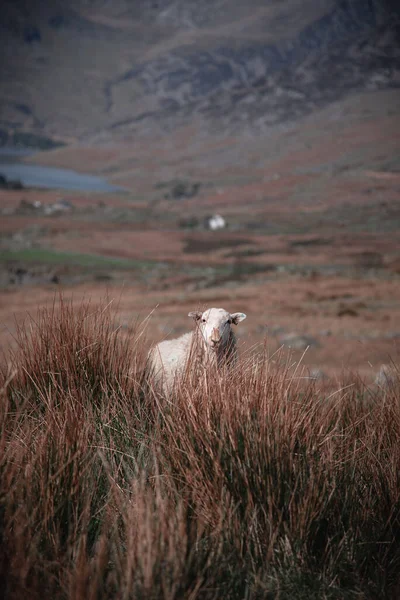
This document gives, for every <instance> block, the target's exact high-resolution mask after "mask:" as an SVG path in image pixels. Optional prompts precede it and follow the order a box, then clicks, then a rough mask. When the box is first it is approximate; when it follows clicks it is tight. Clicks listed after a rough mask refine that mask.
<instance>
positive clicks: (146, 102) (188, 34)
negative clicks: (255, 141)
mask: <svg viewBox="0 0 400 600" xmlns="http://www.w3.org/2000/svg"><path fill="white" fill-rule="evenodd" d="M399 16H400V8H399V7H397V5H396V4H395V3H394V2H377V1H373V0H369V1H368V2H366V1H365V0H352V1H351V2H350V1H346V0H336V1H334V0H305V1H300V0H286V1H285V2H277V1H274V0H270V1H268V2H265V1H264V2H263V1H261V0H251V2H248V0H247V1H246V2H245V1H244V0H240V1H237V0H213V1H211V0H207V1H204V2H202V3H198V2H193V1H190V0H157V1H153V2H149V1H147V0H139V1H137V0H135V2H128V0H116V1H113V2H106V1H102V0H92V1H91V2H90V1H89V2H83V1H78V0H76V1H73V2H71V3H69V5H68V7H65V3H62V2H61V1H60V0H56V1H55V2H51V3H50V2H48V3H44V4H43V3H38V2H32V1H31V2H29V1H28V0H7V2H5V3H4V4H3V8H2V12H1V15H0V33H1V39H2V50H3V52H2V56H3V58H2V61H1V64H0V84H1V86H0V128H2V129H3V130H4V131H18V130H28V131H31V132H34V133H37V134H46V135H49V136H56V137H57V136H58V137H61V138H65V139H67V140H68V139H71V140H73V139H76V138H80V139H86V140H107V139H118V138H121V137H123V138H124V139H129V138H132V136H135V137H137V136H142V135H146V136H151V137H153V136H157V135H159V134H160V133H162V132H163V131H169V132H171V131H175V130H177V129H179V128H180V127H182V126H183V125H186V124H195V125H198V126H199V127H200V128H201V129H202V130H203V131H209V132H215V131H220V132H222V133H226V132H228V133H231V132H233V131H234V132H235V133H237V132H238V131H246V132H260V131H263V130H264V129H266V128H268V127H269V126H270V125H271V124H275V123H279V122H282V121H286V120H288V119H295V118H296V117H297V116H299V115H302V114H305V113H307V112H310V111H312V110H314V109H315V108H317V107H320V106H323V105H324V104H326V103H328V102H330V101H332V100H335V99H338V98H341V97H343V96H345V95H346V94H347V93H348V92H349V91H351V90H364V89H365V90H371V89H372V90H373V89H382V88H387V87H398V86H399V84H400V68H399V64H400V60H399V59H400V50H399V46H400V44H399V40H400V27H399Z"/></svg>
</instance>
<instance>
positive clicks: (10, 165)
mask: <svg viewBox="0 0 400 600" xmlns="http://www.w3.org/2000/svg"><path fill="white" fill-rule="evenodd" d="M18 155H19V156H22V153H21V152H19V153H15V152H13V153H10V151H4V150H3V152H0V156H1V157H2V162H0V174H1V175H4V176H5V177H6V178H7V179H8V180H18V181H20V182H21V183H22V185H23V186H24V187H36V188H47V189H57V190H61V189H62V190H73V191H79V192H118V191H123V189H124V188H121V187H119V186H116V185H112V184H110V183H107V181H106V180H105V179H102V178H101V177H97V176H96V175H86V174H83V173H77V172H76V171H73V170H72V169H57V168H55V167H42V166H40V165H27V164H25V163H23V162H15V159H16V158H17V156H18ZM25 155H26V153H25ZM11 157H12V158H13V159H14V160H10V159H11Z"/></svg>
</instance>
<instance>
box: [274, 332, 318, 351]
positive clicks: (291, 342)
mask: <svg viewBox="0 0 400 600" xmlns="http://www.w3.org/2000/svg"><path fill="white" fill-rule="evenodd" d="M279 341H280V342H281V344H285V346H288V347H289V348H293V350H306V348H308V347H314V348H317V347H318V346H319V343H318V341H317V340H316V339H315V338H313V337H311V336H308V335H299V334H297V333H294V332H292V333H286V334H284V335H281V336H280V338H279Z"/></svg>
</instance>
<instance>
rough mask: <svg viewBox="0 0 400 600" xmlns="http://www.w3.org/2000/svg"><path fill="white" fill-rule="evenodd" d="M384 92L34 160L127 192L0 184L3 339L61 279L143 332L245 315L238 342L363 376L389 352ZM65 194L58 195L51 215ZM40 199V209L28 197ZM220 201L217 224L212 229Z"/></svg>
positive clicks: (395, 165) (389, 120) (388, 150)
mask: <svg viewBox="0 0 400 600" xmlns="http://www.w3.org/2000/svg"><path fill="white" fill-rule="evenodd" d="M397 99H398V95H397V92H396V91H395V90H393V91H391V90H387V91H381V92H370V93H363V94H359V95H357V94H356V95H353V96H349V98H347V99H346V100H345V101H341V102H338V103H333V104H331V105H330V106H329V107H328V108H325V109H323V110H321V111H319V112H316V113H315V114H313V115H311V116H309V117H307V118H304V119H302V120H300V121H298V122H296V124H291V125H287V126H285V127H284V128H283V127H281V128H278V129H276V128H275V129H273V128H272V129H271V134H270V135H269V136H268V137H265V136H264V135H263V136H260V137H259V138H257V137H253V138H251V139H246V138H245V137H241V138H238V139H235V138H230V137H223V136H215V137H214V138H210V137H208V136H206V137H205V138H204V139H203V138H202V137H201V135H200V132H199V131H196V130H195V129H194V128H192V129H190V128H188V129H187V130H180V131H179V132H177V133H176V134H174V136H168V138H165V140H162V139H160V140H158V141H157V142H152V143H150V142H149V141H148V142H146V141H140V142H139V141H138V142H137V143H136V144H135V143H132V144H129V145H128V144H125V145H124V144H122V143H120V144H117V143H115V144H109V145H105V146H101V145H99V146H96V147H88V146H83V145H81V144H80V145H77V146H74V147H64V148H59V149H56V150H52V151H48V152H44V153H39V154H37V155H35V156H33V158H30V159H25V160H28V161H29V162H36V163H38V162H41V163H42V164H46V165H49V166H52V165H53V166H59V167H68V168H74V169H77V170H80V171H83V172H85V171H86V172H92V173H96V174H98V175H103V176H105V177H107V178H108V179H109V181H110V182H112V183H115V184H117V185H121V186H123V187H124V188H125V190H126V191H125V192H121V193H113V194H94V193H78V192H66V191H65V192H63V193H61V192H57V191H49V190H38V189H23V190H0V194H1V200H2V203H1V204H2V218H1V249H0V267H1V270H0V282H1V293H0V322H1V331H0V343H1V345H2V347H3V348H4V349H5V348H7V346H8V345H9V344H10V343H11V344H13V339H12V336H13V335H14V333H15V326H16V322H17V323H18V322H20V321H21V320H22V319H23V318H24V316H25V314H26V312H27V311H28V312H30V313H31V314H34V313H35V310H36V308H37V306H38V305H43V304H49V303H50V304H51V303H52V301H53V298H54V294H57V293H58V291H60V290H62V291H63V293H64V294H66V295H67V296H68V297H73V299H74V302H78V303H79V302H80V300H81V299H82V297H86V298H91V299H92V301H96V299H98V298H101V297H104V295H105V294H108V296H109V297H110V298H115V299H118V302H119V307H120V312H119V315H120V323H121V325H122V327H124V328H125V329H126V330H127V328H128V323H129V322H130V321H131V319H132V318H135V317H136V316H138V315H139V316H141V317H145V316H146V315H148V314H150V313H152V317H151V319H150V323H149V343H150V342H151V341H156V340H159V339H161V338H162V337H164V336H165V335H169V334H171V335H176V334H179V333H182V332H184V331H186V330H187V329H188V328H189V327H190V321H189V319H188V318H187V313H188V312H189V311H190V310H194V309H196V308H197V307H198V306H201V307H207V306H208V307H210V306H222V307H224V308H227V309H228V310H230V311H235V310H241V311H244V312H246V313H247V314H248V319H247V320H246V323H245V324H244V325H243V327H242V329H241V330H240V331H239V330H238V335H240V339H241V342H243V344H244V345H245V346H247V347H250V346H253V345H254V344H258V343H260V344H263V343H264V338H265V336H267V343H268V347H269V350H270V351H271V352H273V351H275V350H277V349H278V348H279V347H280V346H281V345H282V344H284V345H286V346H288V345H289V346H291V347H292V349H293V351H294V353H295V358H296V359H299V358H300V356H301V355H302V354H303V352H304V350H306V349H307V348H308V349H307V351H306V355H305V356H304V358H303V363H304V365H305V366H307V367H308V368H309V370H310V372H312V373H314V374H315V376H318V377H320V378H321V379H324V378H336V377H339V378H340V377H341V376H342V373H343V371H345V370H346V369H350V370H356V371H357V372H358V373H359V375H360V377H361V378H362V379H363V380H365V381H366V382H368V383H370V382H372V381H373V380H374V379H375V376H376V374H377V373H378V371H379V369H380V367H381V365H382V364H386V363H390V361H397V360H398V340H399V336H400V277H399V273H400V236H399V230H400V209H399V207H400V204H399V192H400V173H399V156H400V153H399V133H398V131H399V129H398V102H397ZM60 198H62V199H63V200H64V201H65V202H67V205H68V208H67V210H64V211H58V212H51V207H52V205H53V204H54V203H55V202H56V201H57V200H59V199H60ZM35 202H36V203H37V202H40V203H41V207H40V208H38V209H35V208H33V205H34V203H35ZM214 213H220V214H222V215H223V217H224V218H225V219H226V223H227V227H226V228H225V229H223V230H220V231H209V230H207V229H206V228H205V227H204V219H205V218H206V217H207V216H208V215H211V214H214Z"/></svg>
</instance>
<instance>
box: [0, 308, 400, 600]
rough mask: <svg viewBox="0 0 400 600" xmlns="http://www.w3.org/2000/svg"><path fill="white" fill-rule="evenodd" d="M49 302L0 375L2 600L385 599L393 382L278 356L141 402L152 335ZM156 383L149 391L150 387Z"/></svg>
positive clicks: (390, 549)
mask: <svg viewBox="0 0 400 600" xmlns="http://www.w3.org/2000/svg"><path fill="white" fill-rule="evenodd" d="M118 320H119V315H118V311H115V310H114V309H113V307H112V306H111V305H110V304H108V305H107V304H103V305H102V306H101V307H100V308H96V307H95V306H94V305H93V304H90V303H84V304H80V305H79V306H74V305H73V303H71V302H68V301H65V300H63V299H60V300H59V301H57V303H55V305H54V306H52V307H50V308H48V309H45V310H43V309H42V310H41V312H40V313H39V315H38V316H37V317H36V320H35V321H34V322H30V323H26V325H25V326H24V327H20V328H19V329H18V332H17V346H16V350H15V352H14V353H13V354H12V355H8V359H9V360H8V367H4V368H3V370H2V374H1V380H0V389H1V393H2V402H1V411H0V443H1V448H2V452H1V454H0V502H1V512H0V527H1V532H2V543H1V546H0V548H1V549H0V585H1V586H2V587H1V592H2V597H4V598H13V599H14V598H16V599H19V598H26V597H27V595H28V596H29V598H33V599H35V598H43V597H49V598H50V597H51V598H55V599H58V598H60V599H61V598H75V599H76V600H78V599H81V598H82V599H83V598H88V597H89V598H93V599H94V598H132V599H133V598H135V599H138V598H143V599H151V598H154V599H156V598H157V599H160V598H165V599H169V600H171V599H174V598H176V599H182V598H187V599H189V598H190V599H193V600H194V599H197V598H198V599H212V598H224V599H225V598H226V599H227V600H229V599H238V600H239V599H243V598H247V599H249V600H252V599H258V598H259V599H261V598H271V599H272V598H282V599H288V600H289V599H293V598H296V599H301V598H309V599H312V598H315V599H316V600H317V599H318V600H319V599H321V598H326V599H344V598H349V599H350V598H352V599H353V598H360V599H361V598H362V599H371V600H372V599H375V598H390V599H391V598H392V599H393V600H394V599H395V598H398V595H399V593H400V579H399V572H400V481H399V472H400V471H399V463H400V447H399V443H398V439H399V435H400V393H399V390H400V383H399V373H398V371H397V370H396V368H394V369H393V371H392V374H391V378H390V380H388V381H387V382H386V384H385V385H381V386H372V387H371V388H369V389H367V388H366V387H365V386H363V384H362V382H360V379H359V378H358V377H357V376H356V375H354V376H353V377H350V376H348V377H347V381H345V382H343V385H342V387H340V388H337V389H336V391H335V392H328V391H326V390H324V388H323V386H322V387H321V386H320V385H318V384H317V383H316V382H315V381H313V380H310V379H309V377H308V376H307V372H306V370H305V369H304V368H303V367H302V365H301V364H298V363H296V362H294V361H293V359H292V357H291V356H290V355H289V354H288V353H287V352H283V351H281V352H280V353H278V354H275V355H274V356H269V355H268V353H266V351H265V349H264V351H258V352H256V353H255V354H249V353H247V354H245V355H244V356H242V362H241V363H240V365H239V366H238V367H237V368H235V370H234V371H230V372H228V373H219V374H218V375H217V374H216V373H214V372H213V371H212V370H211V371H210V372H208V374H207V376H206V378H205V379H201V380H200V381H197V380H196V379H195V378H192V379H190V380H189V381H187V382H186V385H185V386H182V387H177V388H176V390H175V393H174V396H173V401H172V402H171V401H170V400H167V399H166V398H163V397H162V396H160V395H159V394H158V393H157V392H156V391H155V390H153V389H152V387H151V386H150V387H149V386H147V385H144V379H143V368H144V363H145V348H146V343H145V338H146V335H147V321H136V322H135V323H132V328H131V331H130V332H129V335H128V336H127V335H125V334H124V331H123V330H122V329H121V328H120V327H119V325H118ZM150 383H151V380H150Z"/></svg>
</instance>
